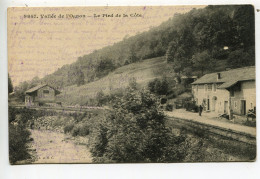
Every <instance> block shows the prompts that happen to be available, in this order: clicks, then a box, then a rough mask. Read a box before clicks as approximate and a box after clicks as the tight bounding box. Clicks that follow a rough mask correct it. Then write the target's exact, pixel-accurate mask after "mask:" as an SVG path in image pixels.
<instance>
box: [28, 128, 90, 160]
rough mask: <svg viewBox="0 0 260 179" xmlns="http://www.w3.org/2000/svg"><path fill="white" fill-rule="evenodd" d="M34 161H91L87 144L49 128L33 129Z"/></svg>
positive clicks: (32, 148) (32, 147)
mask: <svg viewBox="0 0 260 179" xmlns="http://www.w3.org/2000/svg"><path fill="white" fill-rule="evenodd" d="M31 133H32V135H31V137H32V138H33V139H34V141H33V142H32V146H31V150H32V151H35V152H34V155H36V156H35V158H36V160H35V161H34V162H33V163H91V162H92V157H91V153H90V151H89V150H88V148H87V147H86V145H79V144H76V143H75V141H74V140H73V139H71V138H70V137H69V136H68V135H66V134H63V133H58V132H53V131H49V130H31Z"/></svg>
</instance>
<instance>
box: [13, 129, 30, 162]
mask: <svg viewBox="0 0 260 179" xmlns="http://www.w3.org/2000/svg"><path fill="white" fill-rule="evenodd" d="M29 140H30V132H29V131H28V130H26V129H24V126H15V125H13V124H9V160H10V163H11V164H14V163H15V162H17V161H20V160H25V159H28V158H29V157H30V154H29V153H28V152H27V148H28V146H27V143H28V142H29Z"/></svg>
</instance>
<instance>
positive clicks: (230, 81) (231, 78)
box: [192, 66, 255, 88]
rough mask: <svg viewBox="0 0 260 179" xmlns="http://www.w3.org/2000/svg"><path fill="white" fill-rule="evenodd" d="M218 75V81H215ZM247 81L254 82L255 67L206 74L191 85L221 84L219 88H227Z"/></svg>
mask: <svg viewBox="0 0 260 179" xmlns="http://www.w3.org/2000/svg"><path fill="white" fill-rule="evenodd" d="M218 73H220V76H221V78H220V79H217V74H218ZM247 80H255V66H250V67H244V68H237V69H231V70H228V71H221V72H216V73H210V74H206V75H204V76H202V77H201V78H199V79H198V80H196V81H195V82H193V83H192V84H193V85H195V84H206V83H223V84H222V85H221V86H219V88H228V87H230V86H233V85H234V84H236V83H237V82H239V81H247Z"/></svg>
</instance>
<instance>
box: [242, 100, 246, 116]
mask: <svg viewBox="0 0 260 179" xmlns="http://www.w3.org/2000/svg"><path fill="white" fill-rule="evenodd" d="M241 114H242V115H246V100H241Z"/></svg>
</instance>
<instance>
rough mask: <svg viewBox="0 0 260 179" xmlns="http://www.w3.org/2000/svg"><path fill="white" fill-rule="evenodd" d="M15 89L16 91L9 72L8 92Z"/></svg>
mask: <svg viewBox="0 0 260 179" xmlns="http://www.w3.org/2000/svg"><path fill="white" fill-rule="evenodd" d="M13 91H14V87H13V84H12V81H11V78H10V76H9V73H8V94H9V93H12V92H13Z"/></svg>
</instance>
